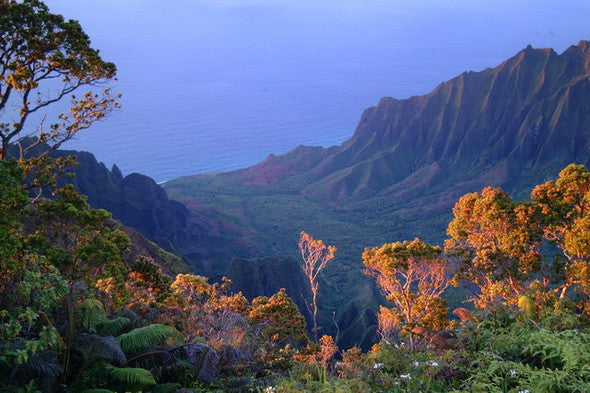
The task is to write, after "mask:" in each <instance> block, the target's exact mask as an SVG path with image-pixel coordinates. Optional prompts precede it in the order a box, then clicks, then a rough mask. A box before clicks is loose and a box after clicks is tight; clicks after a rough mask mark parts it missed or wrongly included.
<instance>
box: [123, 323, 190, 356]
mask: <svg viewBox="0 0 590 393" xmlns="http://www.w3.org/2000/svg"><path fill="white" fill-rule="evenodd" d="M176 336H179V333H178V331H177V330H176V329H175V328H173V327H172V326H167V325H159V324H154V325H149V326H144V327H141V328H137V329H133V330H132V331H130V332H128V333H124V334H122V335H120V336H119V337H117V340H118V341H119V344H121V348H123V351H125V352H134V351H138V350H141V349H145V348H149V347H154V346H157V345H159V344H161V343H162V341H164V340H165V339H166V338H168V337H176Z"/></svg>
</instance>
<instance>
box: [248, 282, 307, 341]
mask: <svg viewBox="0 0 590 393" xmlns="http://www.w3.org/2000/svg"><path fill="white" fill-rule="evenodd" d="M249 317H250V320H251V322H252V323H254V324H258V325H259V326H261V327H262V331H261V332H260V334H261V336H262V338H263V340H264V342H266V343H267V344H270V345H274V344H276V345H278V346H280V347H284V346H286V345H288V344H291V345H295V346H300V345H303V344H306V343H307V342H308V339H307V336H306V335H305V318H303V316H302V315H301V313H300V312H299V309H298V308H297V305H296V304H295V302H294V301H293V299H291V298H290V297H289V296H288V295H287V293H286V292H285V290H284V289H281V290H280V291H279V292H277V293H275V294H274V295H272V296H271V297H270V298H269V297H266V296H260V297H257V298H255V299H254V300H252V308H251V309H250V314H249Z"/></svg>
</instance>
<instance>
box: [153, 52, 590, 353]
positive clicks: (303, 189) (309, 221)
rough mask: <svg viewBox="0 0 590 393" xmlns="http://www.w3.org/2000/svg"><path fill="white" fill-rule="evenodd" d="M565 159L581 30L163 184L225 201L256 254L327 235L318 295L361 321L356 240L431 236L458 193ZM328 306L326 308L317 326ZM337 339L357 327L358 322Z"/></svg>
mask: <svg viewBox="0 0 590 393" xmlns="http://www.w3.org/2000/svg"><path fill="white" fill-rule="evenodd" d="M572 162H575V163H579V164H585V165H589V164H590V42H588V41H580V43H579V44H578V45H573V46H571V47H569V48H567V49H566V50H565V51H563V52H562V53H561V54H557V53H556V52H555V51H553V50H552V49H534V48H532V47H531V46H527V47H526V48H525V49H523V50H521V51H519V52H518V53H517V54H516V55H514V56H512V57H511V58H509V59H507V60H505V61H504V62H502V63H501V64H499V65H498V66H496V67H493V68H486V69H484V70H482V71H478V72H473V71H469V72H464V73H462V74H460V75H458V76H457V77H455V78H452V79H450V80H448V81H446V82H443V83H441V84H439V85H438V86H437V87H436V88H435V89H434V90H432V91H431V92H430V93H427V94H424V95H420V96H413V97H410V98H408V99H403V100H398V99H395V98H391V97H384V98H382V99H381V100H380V101H379V103H378V105H376V106H374V107H371V108H367V109H366V110H365V111H364V112H363V114H362V116H361V119H360V121H359V124H358V126H357V128H356V131H355V132H354V134H353V135H352V136H351V138H349V139H348V140H347V141H345V142H344V143H343V144H341V145H340V146H333V147H330V148H323V147H310V146H299V147H297V148H295V149H293V150H292V151H290V152H288V153H286V154H283V155H279V156H277V155H269V156H268V157H267V158H266V159H265V160H264V161H262V162H260V163H258V164H256V165H253V166H250V167H247V168H243V169H240V170H236V171H232V172H221V173H212V174H200V175H194V176H189V177H183V178H179V179H175V180H172V181H169V182H167V183H165V184H164V185H163V186H164V188H165V189H166V191H167V193H168V195H169V196H170V198H172V199H176V200H179V201H182V202H183V203H185V204H187V203H189V204H190V203H193V202H194V201H197V202H198V203H199V205H201V206H209V207H211V208H215V209H219V210H223V211H226V212H231V213H230V216H231V217H232V218H233V220H235V222H239V223H240V225H241V226H243V227H246V228H249V229H250V230H252V231H254V232H256V233H258V234H259V235H260V236H261V238H262V239H264V241H263V242H262V243H263V245H264V248H263V250H262V252H263V253H262V254H261V256H276V257H286V256H293V255H297V254H296V252H297V249H296V242H297V237H298V234H299V231H301V230H305V231H306V232H308V233H311V234H312V235H314V236H315V237H316V238H321V239H323V240H325V241H326V242H327V243H328V244H334V245H336V246H337V247H338V248H339V250H340V251H339V253H338V255H337V257H336V259H335V260H334V262H333V264H332V265H331V266H329V267H327V268H326V272H325V275H324V285H325V288H324V290H323V291H325V292H324V293H326V294H328V293H329V295H326V298H325V299H324V300H323V301H324V302H325V303H324V304H323V309H324V310H330V309H332V310H337V312H338V315H339V317H340V316H345V315H346V316H347V317H346V318H345V319H346V322H347V326H352V325H354V324H355V323H356V322H355V321H362V322H359V323H360V325H363V324H365V323H370V318H367V317H364V315H365V310H366V308H367V307H369V308H371V307H374V305H375V304H376V303H377V300H378V299H379V294H378V291H376V289H375V288H374V286H372V285H371V284H370V283H369V282H368V280H367V279H366V277H363V275H362V274H361V271H362V264H361V262H360V255H361V253H362V250H363V248H364V247H369V246H371V247H372V246H379V245H381V244H383V243H385V242H391V241H397V240H407V239H413V238H415V237H420V238H421V239H423V240H425V241H427V242H430V243H438V244H441V243H442V241H443V240H444V234H445V229H446V225H447V223H448V222H449V220H450V217H451V209H452V207H453V205H454V204H455V202H456V201H457V200H458V199H459V197H461V196H462V195H464V194H466V193H469V192H474V191H479V190H481V189H482V188H484V187H486V186H498V187H502V188H504V189H505V190H507V191H508V192H510V193H511V194H512V195H514V196H515V197H516V198H526V197H527V195H528V193H529V192H530V190H531V188H532V187H533V186H534V185H536V184H539V183H541V182H544V181H546V180H549V179H553V178H555V177H556V176H557V173H558V172H559V171H560V170H561V169H562V168H563V167H565V166H566V165H568V164H570V163H572ZM360 288H363V289H362V290H361V289H360ZM320 291H322V290H320ZM359 293H360V295H358V294H359ZM353 303H354V304H353ZM371 305H373V306H371ZM455 306H459V304H455ZM353 311H354V312H353ZM329 317H330V315H329V311H326V312H325V315H324V320H323V325H324V326H330V325H331V321H330V319H329ZM360 325H358V326H360ZM342 326H345V324H344V323H343V324H342ZM363 326H364V328H363V329H360V331H364V332H367V331H369V328H370V326H365V325H363ZM343 340H344V342H345V343H347V344H349V345H350V344H354V343H360V342H366V337H365V336H363V333H359V331H358V329H357V331H356V332H352V331H350V332H349V334H348V336H347V337H346V338H345V339H343Z"/></svg>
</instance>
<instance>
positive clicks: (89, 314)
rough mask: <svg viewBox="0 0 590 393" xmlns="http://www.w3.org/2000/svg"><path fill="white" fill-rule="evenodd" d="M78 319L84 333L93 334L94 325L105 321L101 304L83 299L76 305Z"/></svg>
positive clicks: (95, 300) (94, 300)
mask: <svg viewBox="0 0 590 393" xmlns="http://www.w3.org/2000/svg"><path fill="white" fill-rule="evenodd" d="M78 318H79V321H80V324H81V325H82V328H83V329H84V330H85V331H86V332H91V333H93V332H95V331H96V325H98V324H99V323H102V322H105V321H106V320H107V314H106V312H105V310H104V306H103V304H102V303H101V302H100V300H97V299H85V300H83V301H82V302H81V303H80V304H79V305H78Z"/></svg>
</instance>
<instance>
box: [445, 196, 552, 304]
mask: <svg viewBox="0 0 590 393" xmlns="http://www.w3.org/2000/svg"><path fill="white" fill-rule="evenodd" d="M453 214H454V216H455V217H454V219H453V220H452V221H451V223H450V224H449V227H448V229H447V233H448V235H449V236H451V238H450V239H448V240H447V241H446V248H445V251H446V253H447V254H448V255H452V256H454V257H456V258H457V262H458V269H457V274H456V275H455V278H454V281H455V284H458V283H459V281H460V280H468V281H471V282H472V283H474V284H476V285H477V286H478V288H479V291H480V292H479V294H478V295H477V296H476V297H475V298H473V299H472V300H473V301H474V303H475V306H476V307H478V308H490V307H495V306H496V305H498V304H501V303H503V304H506V305H511V306H515V305H517V304H518V300H519V298H520V297H522V296H528V295H530V293H529V292H530V291H531V290H532V289H531V288H534V289H536V290H540V291H541V292H543V291H544V290H546V289H547V287H548V286H549V284H550V277H549V276H550V275H549V273H550V272H549V271H548V270H547V266H544V264H543V263H542V262H543V254H542V253H541V245H542V235H543V230H542V227H541V225H540V223H539V217H538V216H539V215H538V209H537V208H536V207H535V205H534V204H531V203H516V202H514V201H513V200H512V199H511V198H510V196H509V195H508V194H507V193H505V192H504V191H502V190H501V189H499V188H493V187H487V188H485V189H484V190H483V191H482V192H481V193H471V194H467V195H465V196H463V197H462V198H461V199H460V200H459V201H458V202H457V204H456V205H455V207H454V208H453Z"/></svg>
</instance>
